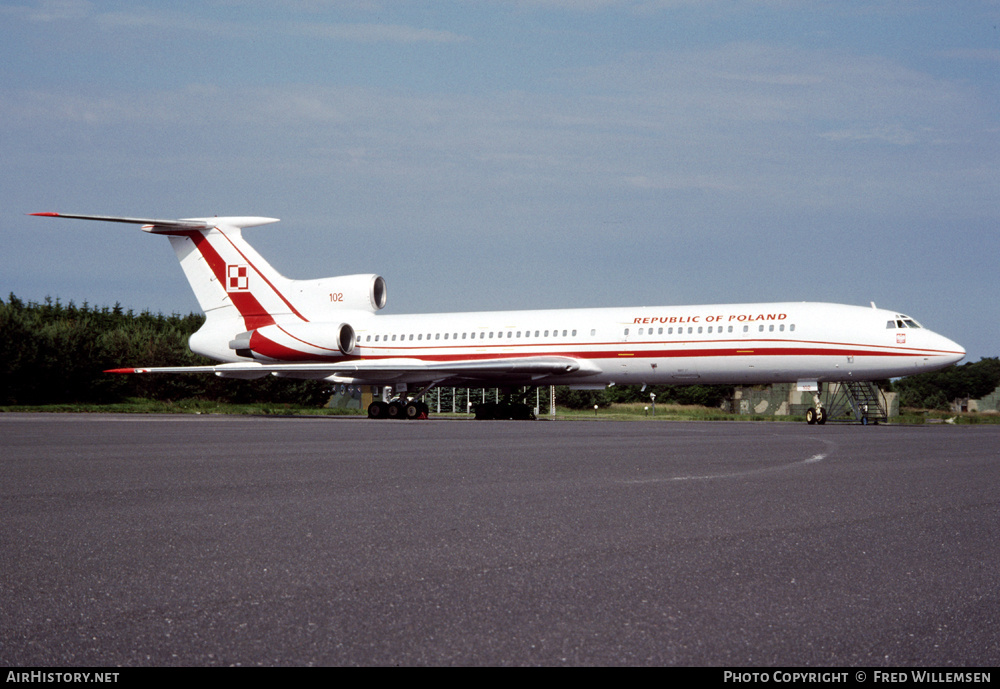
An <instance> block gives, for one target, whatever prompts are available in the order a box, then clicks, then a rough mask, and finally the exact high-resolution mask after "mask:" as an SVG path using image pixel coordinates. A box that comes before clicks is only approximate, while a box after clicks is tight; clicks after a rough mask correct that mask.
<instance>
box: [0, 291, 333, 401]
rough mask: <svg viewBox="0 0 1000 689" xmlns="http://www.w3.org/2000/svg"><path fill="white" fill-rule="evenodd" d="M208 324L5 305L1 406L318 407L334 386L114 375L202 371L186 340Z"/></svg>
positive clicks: (45, 305)
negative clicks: (149, 369) (148, 402)
mask: <svg viewBox="0 0 1000 689" xmlns="http://www.w3.org/2000/svg"><path fill="white" fill-rule="evenodd" d="M204 322H205V316H204V315H201V314H194V313H191V314H188V315H186V316H181V315H178V314H172V315H170V316H165V315H163V314H162V313H159V314H153V313H151V312H149V311H143V312H141V313H135V312H133V311H132V310H131V309H129V310H125V309H123V308H122V306H121V304H115V306H114V307H111V308H108V307H106V306H105V307H92V306H90V305H89V304H87V303H86V302H84V303H83V304H82V305H80V306H77V305H76V304H74V303H73V302H72V301H71V302H69V303H68V304H63V303H62V302H61V301H60V300H59V299H55V300H53V299H52V298H46V299H45V300H44V301H43V302H42V303H35V302H25V301H22V300H21V299H18V298H17V297H16V296H14V294H11V295H9V297H8V298H7V300H6V301H4V300H2V299H0V404H4V405H15V404H25V405H39V404H62V403H89V404H109V403H116V402H123V401H125V400H127V399H129V398H143V399H157V400H165V401H172V400H179V399H189V398H197V399H205V400H214V401H220V402H232V403H236V404H243V403H251V402H273V403H279V404H284V403H288V404H302V405H307V406H319V405H321V404H323V403H325V402H326V400H327V399H328V397H329V387H330V386H329V384H325V383H323V382H321V381H295V380H291V379H280V378H275V377H273V376H268V377H266V378H263V379H260V380H252V381H246V380H234V379H230V378H225V379H221V378H218V377H216V376H213V375H205V374H191V375H114V374H108V373H104V371H105V370H107V369H110V368H122V367H128V366H143V367H145V366H204V365H209V364H212V363H214V362H212V361H210V360H208V359H206V358H205V357H202V356H199V355H197V354H194V353H193V352H191V350H190V349H188V338H189V337H190V336H191V334H192V333H194V331H196V330H197V329H198V328H200V327H201V326H202V324H203V323H204Z"/></svg>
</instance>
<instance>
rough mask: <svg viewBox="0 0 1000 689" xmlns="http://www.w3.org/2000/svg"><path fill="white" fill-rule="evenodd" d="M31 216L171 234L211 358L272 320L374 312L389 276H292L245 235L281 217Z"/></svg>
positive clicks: (200, 344)
mask: <svg viewBox="0 0 1000 689" xmlns="http://www.w3.org/2000/svg"><path fill="white" fill-rule="evenodd" d="M32 215H40V216H46V217H56V218H76V219H80V220H101V221H105V222H121V223H132V224H137V225H142V229H143V230H144V231H146V232H150V233H152V234H162V235H166V236H167V238H168V239H169V240H170V244H171V245H172V246H173V248H174V252H175V253H176V254H177V258H178V259H179V260H180V263H181V268H182V269H183V270H184V275H185V276H186V277H187V279H188V282H189V283H190V284H191V289H192V290H194V294H195V297H196V298H197V299H198V304H199V305H200V306H201V308H202V310H203V311H204V312H205V317H206V319H205V325H204V326H203V327H202V328H201V329H200V330H199V331H198V332H197V333H195V335H193V336H192V338H191V349H193V350H194V351H196V352H198V353H199V354H205V355H206V356H209V357H212V358H217V359H221V360H232V359H233V357H234V356H235V355H234V353H233V348H232V347H231V346H230V345H229V343H230V342H231V341H232V340H233V339H234V338H236V337H237V335H239V334H241V333H248V332H250V331H253V330H257V329H259V328H264V327H267V326H269V325H293V324H295V323H307V322H313V321H329V320H331V319H332V318H336V316H334V315H333V314H331V311H343V310H358V311H368V312H369V313H373V312H375V311H377V310H379V309H381V308H382V307H383V306H385V300H386V288H385V280H383V279H382V278H381V277H380V276H378V275H341V276H337V277H329V278H321V279H318V280H290V279H288V278H286V277H285V276H283V275H281V274H280V273H279V272H278V271H276V270H275V269H274V268H272V267H271V265H270V264H269V263H268V262H267V261H266V260H264V258H263V257H262V256H261V255H260V254H259V253H257V251H256V250H255V249H254V248H253V247H252V246H250V245H249V244H248V243H247V242H246V240H244V239H243V234H242V230H243V228H245V227H256V226H258V225H267V224H269V223H275V222H278V220H277V218H257V217H214V218H186V219H182V220H150V219H145V218H122V217H111V216H104V215H66V214H61V213H32ZM237 339H238V338H237Z"/></svg>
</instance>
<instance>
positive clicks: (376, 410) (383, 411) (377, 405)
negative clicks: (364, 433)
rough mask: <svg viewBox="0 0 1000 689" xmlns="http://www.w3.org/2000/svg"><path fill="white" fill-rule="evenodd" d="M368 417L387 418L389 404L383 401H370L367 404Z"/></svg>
mask: <svg viewBox="0 0 1000 689" xmlns="http://www.w3.org/2000/svg"><path fill="white" fill-rule="evenodd" d="M368 418H369V419H386V418H389V405H388V404H386V403H385V402H372V403H371V404H369V405H368Z"/></svg>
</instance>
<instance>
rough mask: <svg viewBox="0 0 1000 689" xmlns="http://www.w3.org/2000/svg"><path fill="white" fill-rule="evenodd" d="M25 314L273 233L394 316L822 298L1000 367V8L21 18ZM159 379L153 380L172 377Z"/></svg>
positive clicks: (590, 5) (37, 9) (136, 10)
mask: <svg viewBox="0 0 1000 689" xmlns="http://www.w3.org/2000/svg"><path fill="white" fill-rule="evenodd" d="M0 58H2V59H0V160H2V162H3V167H2V172H0V198H2V200H3V204H2V206H0V241H2V245H0V246H2V249H3V250H2V252H0V293H2V294H3V295H4V297H6V294H7V293H9V292H13V293H14V294H16V295H18V296H19V297H21V298H23V299H31V300H40V299H42V298H44V297H45V296H47V295H49V296H52V297H59V298H60V299H62V300H63V301H64V302H65V301H69V300H73V301H75V302H77V303H81V302H84V301H87V302H89V303H91V304H100V305H105V304H106V305H113V304H114V303H115V302H120V303H121V304H122V305H124V306H126V307H131V308H134V309H136V310H142V309H146V308H149V309H151V310H153V311H164V312H168V313H169V312H174V311H177V312H182V313H186V312H188V311H194V310H197V304H196V302H195V300H194V297H193V296H192V294H191V293H190V290H189V288H188V287H187V284H186V282H185V281H184V278H183V276H182V274H181V271H180V269H179V268H178V267H177V265H176V262H175V260H174V259H173V254H172V252H171V250H170V248H169V245H168V244H167V242H166V241H164V240H162V239H161V238H157V237H152V236H148V235H146V234H144V233H142V232H140V231H138V229H137V228H135V227H131V226H125V225H100V224H96V223H85V222H74V221H58V220H49V219H43V218H31V217H27V216H25V215H24V214H25V213H30V212H38V211H57V212H63V213H90V214H105V215H130V216H139V217H161V218H175V217H196V216H207V215H263V216H270V217H277V218H281V219H282V222H281V224H279V225H271V226H267V227H264V228H260V229H251V230H247V231H246V236H247V238H248V239H249V240H250V241H251V242H252V243H253V244H254V245H255V246H256V247H257V248H258V249H259V250H260V251H261V253H263V254H264V255H265V256H266V257H268V259H269V260H270V261H271V262H272V263H273V264H274V265H275V267H277V268H278V269H279V270H281V271H282V272H283V273H285V274H286V275H288V276H289V277H295V278H309V277H320V276H327V275H336V274H345V273H359V272H377V273H379V274H381V275H383V276H384V277H385V278H386V280H387V282H388V286H389V304H388V307H387V312H392V313H406V312H433V311H452V310H481V309H482V310H485V309H508V308H511V309H520V308H561V307H581V306H616V305H617V306H627V305H632V306H634V305H667V304H691V303H718V302H749V301H779V300H792V301H799V300H817V301H834V302H842V303H852V304H868V302H870V301H875V302H876V303H877V304H878V305H879V306H885V307H888V308H894V309H899V310H901V311H903V312H905V313H908V314H909V315H911V316H913V317H915V318H917V319H918V320H920V321H921V322H923V324H924V325H925V326H927V327H930V328H932V329H934V330H937V331H938V332H941V333H943V334H945V335H947V336H949V337H951V338H953V339H955V340H956V341H958V342H960V343H961V344H963V345H964V346H965V347H966V348H967V349H968V351H969V359H970V360H972V361H976V360H978V359H979V358H980V357H982V356H996V355H998V354H1000V351H998V346H997V336H998V334H1000V332H998V331H1000V326H998V323H1000V300H998V299H997V298H996V297H997V284H998V281H997V257H998V256H1000V241H998V237H1000V222H998V221H1000V194H998V192H1000V3H998V2H962V3H941V2H922V1H920V0H913V1H906V2H903V1H899V2H893V1H887V2H850V1H837V2H823V1H821V0H820V1H813V2H798V1H796V0H772V1H770V2H769V1H766V0H765V1H763V2H743V1H741V0H719V1H715V0H700V1H698V2H687V1H683V0H663V1H661V2H656V1H649V2H639V1H637V2H624V1H622V2H616V1H614V0H583V1H581V2H573V1H571V0H548V1H546V0H537V1H535V0H522V1H520V2H419V1H414V2H379V1H378V0H357V1H356V2H351V1H347V2H324V1H322V0H298V1H286V2H282V1H281V0H269V1H268V2H239V1H237V0H230V1H213V0H201V1H199V2H164V1H160V2H156V3H142V2H96V1H95V2H87V1H84V0H61V1H52V2H30V1H28V0H23V1H22V2H18V1H17V0H14V2H10V3H5V4H3V5H0ZM140 363H141V362H140Z"/></svg>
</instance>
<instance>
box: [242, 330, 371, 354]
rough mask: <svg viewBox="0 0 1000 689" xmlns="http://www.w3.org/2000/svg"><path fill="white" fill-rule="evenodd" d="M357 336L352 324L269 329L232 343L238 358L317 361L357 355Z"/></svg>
mask: <svg viewBox="0 0 1000 689" xmlns="http://www.w3.org/2000/svg"><path fill="white" fill-rule="evenodd" d="M356 345H357V336H356V335H355V333H354V328H352V327H351V325H350V324H349V323H341V324H340V325H336V326H335V325H333V324H332V323H298V324H295V325H268V326H264V327H263V328H258V329H256V330H250V331H247V332H244V333H240V334H239V335H237V336H236V337H235V338H233V339H232V340H231V341H230V343H229V348H230V349H232V350H235V352H236V354H237V356H243V357H247V358H250V359H258V360H264V361H317V360H322V359H334V360H335V359H339V358H341V357H344V356H350V355H351V354H353V353H354V349H355V346H356Z"/></svg>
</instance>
